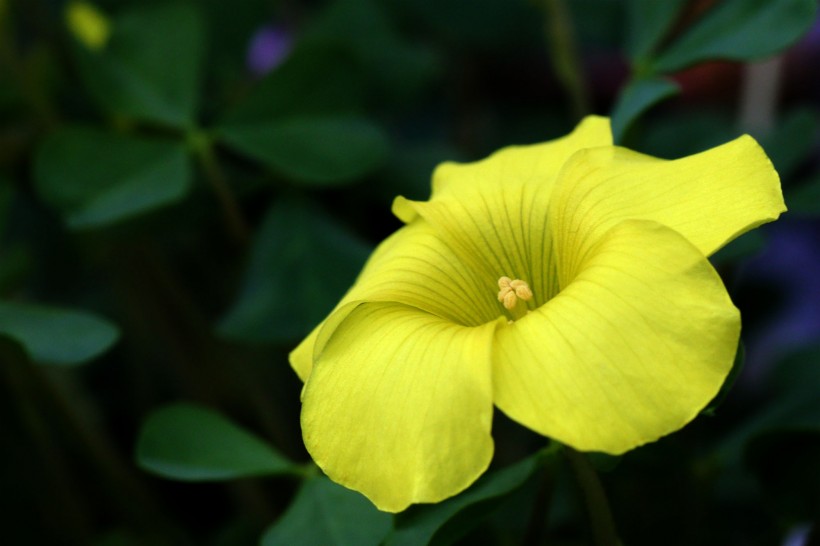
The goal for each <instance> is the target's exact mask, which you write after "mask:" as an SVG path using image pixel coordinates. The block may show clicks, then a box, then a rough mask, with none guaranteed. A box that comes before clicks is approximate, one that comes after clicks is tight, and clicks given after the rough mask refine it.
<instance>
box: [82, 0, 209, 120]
mask: <svg viewBox="0 0 820 546" xmlns="http://www.w3.org/2000/svg"><path fill="white" fill-rule="evenodd" d="M194 6H195V5H194V4H182V3H179V4H176V3H172V4H149V5H144V6H139V7H135V8H132V9H131V10H130V11H127V12H125V13H122V14H121V15H119V16H117V17H115V18H114V20H113V33H112V36H111V41H110V43H109V44H108V46H107V47H106V49H104V50H103V51H99V52H98V51H89V50H87V49H85V48H84V47H83V46H82V45H81V44H74V45H75V47H74V51H75V56H76V59H77V62H78V66H79V68H80V74H81V76H82V78H83V80H84V82H85V85H86V87H87V88H88V90H89V91H90V92H91V94H92V95H93V96H94V98H95V99H96V100H97V101H98V102H99V103H100V104H101V105H102V106H103V107H104V108H105V109H107V110H108V111H110V112H111V113H115V114H120V115H123V116H126V117H133V118H136V119H140V120H146V121H153V122H159V123H163V124H168V125H173V126H177V127H190V126H192V125H193V122H194V118H195V115H196V109H197V104H198V99H199V97H198V94H199V79H200V71H201V64H202V57H203V46H204V38H205V37H204V29H203V22H202V18H201V16H200V13H199V12H198V10H197V9H195V7H194Z"/></svg>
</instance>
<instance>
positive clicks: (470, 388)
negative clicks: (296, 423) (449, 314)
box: [302, 302, 499, 512]
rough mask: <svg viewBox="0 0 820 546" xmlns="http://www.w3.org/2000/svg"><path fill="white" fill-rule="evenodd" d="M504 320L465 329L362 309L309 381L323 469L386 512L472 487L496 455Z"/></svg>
mask: <svg viewBox="0 0 820 546" xmlns="http://www.w3.org/2000/svg"><path fill="white" fill-rule="evenodd" d="M498 324H499V322H497V321H493V322H490V323H487V324H484V325H482V326H478V327H464V326H459V325H455V324H453V323H451V322H449V321H447V320H444V319H441V318H438V317H435V316H433V315H430V314H429V313H425V312H423V311H419V310H418V309H415V308H413V307H408V306H406V305H401V304H392V303H381V302H379V303H364V304H361V305H358V306H356V308H355V309H354V310H352V311H351V312H349V314H348V316H347V317H346V318H345V319H344V320H343V321H341V324H339V325H338V326H337V327H336V329H335V331H334V332H333V334H332V335H330V336H329V338H328V339H327V342H326V343H325V344H323V346H321V347H317V358H316V361H315V363H314V366H313V371H312V373H311V374H310V377H309V379H308V381H307V383H306V385H305V389H304V397H303V401H302V404H303V405H302V432H303V436H304V440H305V446H307V449H308V451H309V452H310V454H311V456H312V457H313V460H314V461H316V464H318V465H319V466H320V467H321V468H322V470H324V471H325V473H326V474H327V475H328V476H329V477H330V478H331V479H332V480H334V481H336V482H338V483H340V484H342V485H344V486H346V487H349V488H351V489H355V490H357V491H360V492H361V493H363V494H364V495H365V496H367V497H368V498H369V499H370V500H371V501H373V503H374V504H375V505H376V506H377V507H378V508H379V509H381V510H386V511H389V512H398V511H401V510H403V509H405V508H406V507H407V506H408V505H410V504H411V503H415V502H438V501H440V500H442V499H444V498H447V497H450V496H452V495H455V494H456V493H458V492H459V491H461V490H463V489H464V488H466V487H467V486H469V485H470V484H471V483H472V482H473V481H474V480H475V479H476V478H478V476H479V475H481V474H482V473H483V472H484V470H485V469H486V468H487V466H488V465H489V463H490V459H491V458H492V453H493V442H492V438H491V437H490V427H491V424H492V412H493V407H492V387H491V384H490V375H491V371H490V352H491V349H490V345H491V342H492V338H493V332H494V331H495V328H496V327H497V325H498ZM320 345H322V344H320Z"/></svg>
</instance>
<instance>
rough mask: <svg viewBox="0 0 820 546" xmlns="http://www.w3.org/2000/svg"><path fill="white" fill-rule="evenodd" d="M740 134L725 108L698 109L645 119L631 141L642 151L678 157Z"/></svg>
mask: <svg viewBox="0 0 820 546" xmlns="http://www.w3.org/2000/svg"><path fill="white" fill-rule="evenodd" d="M738 136H740V132H739V131H736V130H735V129H734V120H733V118H732V117H731V116H729V115H728V114H727V113H726V112H725V111H722V110H709V109H703V108H698V109H697V110H693V109H685V110H676V111H675V112H674V113H666V112H664V113H663V115H658V116H651V117H647V118H645V119H644V120H643V121H642V122H641V125H640V131H633V134H631V135H630V140H633V139H634V141H635V144H634V147H635V149H636V150H638V151H640V152H643V153H645V154H649V155H654V156H656V157H662V158H665V159H677V158H679V157H685V156H687V155H691V154H696V153H698V152H702V151H704V150H708V149H709V148H713V147H715V146H719V145H720V144H724V143H726V142H728V141H730V140H732V139H733V138H736V137H738Z"/></svg>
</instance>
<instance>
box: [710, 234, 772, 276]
mask: <svg viewBox="0 0 820 546" xmlns="http://www.w3.org/2000/svg"><path fill="white" fill-rule="evenodd" d="M765 245H766V237H765V236H764V235H763V232H762V231H760V230H753V231H747V232H746V233H744V234H743V235H741V236H740V237H738V238H737V239H735V240H733V241H731V242H730V243H729V244H727V245H726V246H725V247H723V248H721V249H720V250H718V251H717V252H715V253H714V254H712V255H711V256H709V261H710V262H712V264H713V265H714V266H716V267H720V266H723V265H726V264H729V263H732V262H737V261H738V260H741V259H743V258H748V257H750V256H752V255H754V254H756V253H758V252H760V251H761V250H763V247H764V246H765Z"/></svg>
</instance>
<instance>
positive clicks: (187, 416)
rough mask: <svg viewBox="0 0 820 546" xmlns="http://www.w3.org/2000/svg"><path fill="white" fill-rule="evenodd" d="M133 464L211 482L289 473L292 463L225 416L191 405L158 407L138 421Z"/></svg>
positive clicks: (172, 476)
mask: <svg viewBox="0 0 820 546" xmlns="http://www.w3.org/2000/svg"><path fill="white" fill-rule="evenodd" d="M136 458H137V463H138V464H139V466H140V467H142V468H143V469H144V470H147V471H149V472H153V473H154V474H158V475H160V476H163V477H166V478H170V479H175V480H185V481H211V480H228V479H233V478H245V477H249V476H260V475H276V474H290V473H292V472H294V470H295V465H294V463H292V462H291V461H289V460H288V459H286V458H285V457H284V456H283V455H281V454H280V453H278V452H277V451H275V450H274V449H273V448H272V447H271V446H270V445H268V444H267V443H265V442H263V441H262V440H260V439H259V438H257V437H256V436H254V435H253V434H251V433H249V432H247V431H245V430H244V429H242V428H240V427H238V426H237V425H235V424H233V423H232V422H230V421H228V420H227V419H225V418H224V417H223V416H222V415H220V414H219V413H217V412H215V411H213V410H210V409H207V408H204V407H201V406H195V405H192V404H176V405H173V406H168V407H165V408H163V409H160V410H157V411H155V412H154V413H152V414H151V415H149V416H148V419H146V420H145V422H144V423H143V425H142V430H140V435H139V440H138V441H137V451H136Z"/></svg>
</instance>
